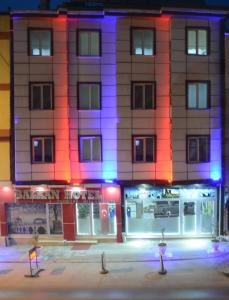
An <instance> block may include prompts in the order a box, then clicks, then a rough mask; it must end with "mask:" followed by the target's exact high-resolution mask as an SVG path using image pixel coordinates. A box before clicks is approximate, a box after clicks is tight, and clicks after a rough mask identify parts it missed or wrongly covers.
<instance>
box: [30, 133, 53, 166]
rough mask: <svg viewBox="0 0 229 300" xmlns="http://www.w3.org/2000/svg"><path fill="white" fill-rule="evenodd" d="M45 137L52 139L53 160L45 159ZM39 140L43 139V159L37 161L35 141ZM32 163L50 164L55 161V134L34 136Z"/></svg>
mask: <svg viewBox="0 0 229 300" xmlns="http://www.w3.org/2000/svg"><path fill="white" fill-rule="evenodd" d="M45 139H50V140H51V141H52V161H45V143H44V141H45ZM35 140H39V141H42V160H41V161H35V149H34V141H35ZM32 163H33V164H44V163H45V164H50V163H54V137H53V136H32Z"/></svg>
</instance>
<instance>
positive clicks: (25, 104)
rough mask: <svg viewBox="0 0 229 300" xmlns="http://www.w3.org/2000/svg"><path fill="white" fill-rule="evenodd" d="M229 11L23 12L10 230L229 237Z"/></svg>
mask: <svg viewBox="0 0 229 300" xmlns="http://www.w3.org/2000/svg"><path fill="white" fill-rule="evenodd" d="M224 18H225V17H224V13H223V12H221V11H214V12H211V14H209V11H207V10H204V9H199V10H194V11H193V9H192V10H190V9H176V10H175V9H173V8H164V9H162V8H160V9H155V8H152V9H148V10H142V9H141V10H140V9H137V8H136V9H135V10H131V9H127V8H126V9H125V8H124V9H115V8H111V7H110V8H109V7H107V8H102V9H101V8H100V9H99V10H91V9H88V8H87V9H84V10H82V9H81V10H80V9H77V10H74V9H71V8H68V6H66V7H65V9H60V10H58V11H55V12H53V11H52V12H50V11H31V12H14V13H13V14H12V24H13V25H12V29H13V48H12V54H13V65H14V70H13V72H14V73H13V78H14V83H13V90H14V109H13V111H14V148H15V164H14V167H15V172H14V174H15V184H14V196H13V197H12V199H11V200H10V201H8V202H5V211H4V213H5V215H6V221H7V224H8V233H10V234H14V235H15V236H17V235H34V234H39V235H48V236H52V235H55V236H60V237H62V238H63V239H66V240H75V239H80V238H82V239H83V238H95V239H100V238H101V239H116V240H117V241H119V242H121V241H122V233H125V235H126V236H127V237H128V238H140V237H141V238H142V237H160V235H161V231H162V229H165V234H166V236H168V237H207V236H212V235H215V234H218V233H219V231H220V232H222V222H220V220H221V219H222V215H223V201H222V199H223V195H222V191H223V189H222V187H221V184H222V179H223V178H222V109H221V108H222V103H223V95H224V88H223V81H224V76H223V74H222V72H223V68H222V59H223V58H224V51H223V50H222V44H223V43H224V35H223V31H222V29H223V22H224Z"/></svg>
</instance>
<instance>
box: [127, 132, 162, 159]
mask: <svg viewBox="0 0 229 300" xmlns="http://www.w3.org/2000/svg"><path fill="white" fill-rule="evenodd" d="M140 138H142V139H144V141H145V140H146V139H147V138H153V142H154V149H153V160H152V161H146V148H145V142H144V145H143V158H144V160H143V161H136V147H135V140H136V139H140ZM156 147H157V136H156V135H155V134H152V135H148V134H146V135H145V134H140V135H132V163H133V164H152V163H156V162H157V157H156V153H157V151H156V150H157V149H156Z"/></svg>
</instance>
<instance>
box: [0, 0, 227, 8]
mask: <svg viewBox="0 0 229 300" xmlns="http://www.w3.org/2000/svg"><path fill="white" fill-rule="evenodd" d="M91 1H93V0H91ZM62 2H65V1H64V0H51V8H56V5H57V4H59V3H62ZM193 2H195V0H193ZM205 2H206V3H207V4H209V5H217V6H220V5H222V6H228V7H229V0H205ZM38 3H39V0H0V10H7V9H8V7H11V8H12V9H36V8H38ZM184 3H185V0H184Z"/></svg>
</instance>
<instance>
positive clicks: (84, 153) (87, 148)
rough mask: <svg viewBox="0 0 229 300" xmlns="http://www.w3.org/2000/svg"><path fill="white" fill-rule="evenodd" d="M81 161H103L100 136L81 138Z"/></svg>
mask: <svg viewBox="0 0 229 300" xmlns="http://www.w3.org/2000/svg"><path fill="white" fill-rule="evenodd" d="M80 160H81V161H82V162H94V161H101V160H102V159H101V137H100V136H80Z"/></svg>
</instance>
